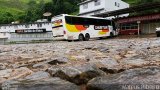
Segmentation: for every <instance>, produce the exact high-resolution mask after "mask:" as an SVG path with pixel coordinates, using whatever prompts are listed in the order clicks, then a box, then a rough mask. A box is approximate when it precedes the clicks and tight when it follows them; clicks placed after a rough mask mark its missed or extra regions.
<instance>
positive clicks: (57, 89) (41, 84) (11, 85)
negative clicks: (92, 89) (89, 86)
mask: <svg viewBox="0 0 160 90" xmlns="http://www.w3.org/2000/svg"><path fill="white" fill-rule="evenodd" d="M2 90H80V88H79V87H78V86H77V85H75V84H73V83H70V82H68V81H65V80H62V79H60V78H47V79H43V80H26V79H21V80H10V81H6V82H4V83H3V84H2Z"/></svg>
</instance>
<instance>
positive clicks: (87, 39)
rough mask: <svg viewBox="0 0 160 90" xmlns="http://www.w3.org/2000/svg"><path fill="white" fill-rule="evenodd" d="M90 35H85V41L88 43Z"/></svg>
mask: <svg viewBox="0 0 160 90" xmlns="http://www.w3.org/2000/svg"><path fill="white" fill-rule="evenodd" d="M89 39H90V35H89V34H88V33H86V34H85V41H89Z"/></svg>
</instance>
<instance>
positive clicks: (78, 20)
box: [65, 16, 112, 25]
mask: <svg viewBox="0 0 160 90" xmlns="http://www.w3.org/2000/svg"><path fill="white" fill-rule="evenodd" d="M65 19H66V23H68V24H72V25H112V24H111V21H110V20H105V19H94V18H82V17H70V16H66V17H65Z"/></svg>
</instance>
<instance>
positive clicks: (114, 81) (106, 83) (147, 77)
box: [87, 67, 160, 90]
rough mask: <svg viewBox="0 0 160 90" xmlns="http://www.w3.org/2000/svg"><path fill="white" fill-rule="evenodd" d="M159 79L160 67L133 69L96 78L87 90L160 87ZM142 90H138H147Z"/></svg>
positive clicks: (90, 82)
mask: <svg viewBox="0 0 160 90" xmlns="http://www.w3.org/2000/svg"><path fill="white" fill-rule="evenodd" d="M159 77H160V67H144V68H137V69H131V70H127V71H124V72H121V73H119V74H113V75H108V76H102V77H96V78H94V79H92V80H90V81H89V82H88V84H87V90H135V89H134V88H135V86H136V85H138V87H140V86H141V85H143V86H145V85H146V86H147V85H159V84H160V78H159ZM129 85H130V86H133V87H130V86H129ZM142 88H143V89H138V90H146V88H145V87H142ZM152 88H153V87H149V89H147V90H151V89H152ZM136 90H137V88H136ZM152 90H155V89H152ZM158 90H159V89H158Z"/></svg>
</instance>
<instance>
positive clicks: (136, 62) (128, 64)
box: [120, 58, 150, 68]
mask: <svg viewBox="0 0 160 90" xmlns="http://www.w3.org/2000/svg"><path fill="white" fill-rule="evenodd" d="M120 63H121V64H122V65H123V67H124V68H134V67H143V66H147V65H149V63H150V62H149V61H147V60H146V59H142V58H139V59H136V58H129V59H125V60H123V61H121V62H120Z"/></svg>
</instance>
